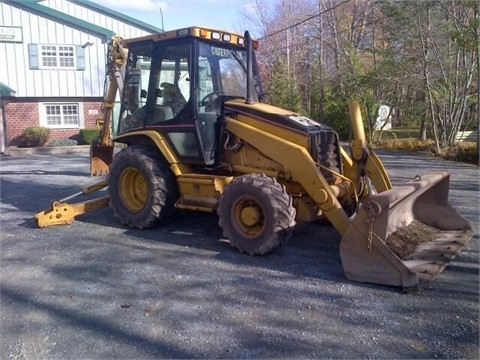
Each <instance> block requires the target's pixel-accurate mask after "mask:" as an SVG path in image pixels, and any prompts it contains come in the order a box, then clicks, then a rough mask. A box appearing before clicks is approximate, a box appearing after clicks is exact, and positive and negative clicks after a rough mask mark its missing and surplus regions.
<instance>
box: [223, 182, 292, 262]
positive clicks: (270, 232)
mask: <svg viewBox="0 0 480 360" xmlns="http://www.w3.org/2000/svg"><path fill="white" fill-rule="evenodd" d="M217 213H218V217H219V222H218V223H219V225H220V227H221V228H222V229H223V235H224V236H225V237H226V238H227V239H228V240H229V241H230V243H231V245H232V246H233V247H235V248H237V249H238V250H240V251H241V252H245V253H248V254H250V255H265V254H268V253H270V252H272V251H274V250H276V249H278V248H279V247H280V246H281V245H282V244H283V243H284V242H285V241H286V240H287V239H288V238H289V237H290V235H291V232H292V229H293V226H294V225H295V220H294V219H295V209H294V207H293V205H292V198H291V196H290V195H289V194H288V193H287V192H286V189H285V187H284V186H282V185H280V184H279V183H278V182H277V180H276V179H275V178H271V177H268V176H266V175H263V174H247V175H242V176H239V177H237V178H236V179H234V180H233V181H232V182H231V183H230V184H229V185H227V186H226V187H225V191H224V192H223V194H222V195H221V197H220V199H219V201H218V208H217Z"/></svg>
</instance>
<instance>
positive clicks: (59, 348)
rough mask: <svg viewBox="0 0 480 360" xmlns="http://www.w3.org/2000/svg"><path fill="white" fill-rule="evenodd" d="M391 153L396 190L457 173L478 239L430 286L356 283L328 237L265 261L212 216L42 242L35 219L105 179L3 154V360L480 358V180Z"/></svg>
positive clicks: (310, 229)
mask: <svg viewBox="0 0 480 360" xmlns="http://www.w3.org/2000/svg"><path fill="white" fill-rule="evenodd" d="M378 154H379V156H380V158H381V159H382V161H383V162H384V165H385V166H386V168H387V170H388V173H389V175H390V177H391V179H392V181H393V183H394V184H401V183H403V182H406V181H409V180H411V179H413V178H414V177H415V175H417V174H419V175H422V174H425V173H428V172H431V171H437V170H448V171H449V172H450V173H451V180H450V197H449V199H450V203H451V204H452V206H453V207H454V208H455V209H457V211H458V212H459V213H461V214H462V215H463V216H465V217H466V218H467V219H468V220H470V222H471V224H472V227H473V229H474V237H473V239H472V241H471V242H470V244H469V245H468V246H467V247H465V248H464V249H463V251H462V253H461V254H460V255H459V256H457V257H456V258H455V259H454V261H453V262H452V263H451V264H450V265H449V267H447V269H446V270H445V271H444V272H443V273H442V274H441V275H440V276H439V278H438V279H437V280H436V281H435V282H434V283H432V285H431V286H430V287H429V288H428V289H424V290H422V291H419V292H413V293H403V292H402V291H401V290H400V289H397V288H392V287H386V286H379V285H369V284H362V283H356V282H352V281H349V280H347V279H346V278H345V277H344V275H343V270H342V265H341V262H340V256H339V242H340V236H339V234H338V233H337V232H336V231H335V229H334V228H332V227H329V226H324V225H319V224H298V225H297V228H296V229H295V232H294V234H293V236H292V238H291V239H290V240H289V242H287V243H286V244H285V245H284V246H283V247H282V248H281V249H280V250H279V251H277V252H275V253H273V254H270V255H268V256H263V257H251V256H248V255H245V254H240V253H238V252H236V251H235V250H234V249H233V248H231V247H230V246H229V244H228V242H226V241H225V240H224V239H222V232H221V230H220V228H219V227H218V225H217V217H216V216H215V215H213V214H205V213H193V212H187V211H185V212H180V213H179V215H178V217H177V218H176V219H175V220H174V221H172V222H171V223H170V224H169V225H167V226H165V227H161V228H157V229H153V230H144V231H140V230H132V229H128V228H126V227H123V226H122V225H120V224H119V223H118V222H117V221H116V220H115V219H114V217H113V213H112V212H111V210H110V209H109V208H106V209H102V210H99V211H97V212H94V213H90V214H87V215H84V216H80V217H78V218H77V220H76V221H75V222H74V223H73V224H71V225H66V226H58V227H48V228H43V229H39V228H37V227H36V223H35V221H34V219H33V214H35V213H36V212H38V211H41V210H44V209H45V208H47V207H48V206H49V204H50V201H51V200H52V199H60V198H63V197H66V196H68V195H70V194H72V193H75V192H77V191H79V189H80V188H81V187H83V186H86V185H89V184H92V183H94V182H95V181H97V180H98V178H91V177H90V176H89V159H88V156H89V155H88V152H79V153H64V154H50V155H47V154H42V155H39V154H24V155H19V154H15V155H12V156H4V157H2V158H1V163H0V167H1V175H0V179H1V184H0V186H1V204H0V208H1V213H2V216H1V223H0V224H1V275H0V277H1V278H0V280H1V308H0V315H1V334H2V336H1V342H2V343H1V348H0V354H1V355H0V356H1V358H2V359H159V358H232V359H258V358H270V359H273V358H275V359H280V358H282V359H287V358H288V359H292V358H297V359H298V358H303V359H305V358H311V359H313V358H333V359H339V358H371V359H385V358H396V359H400V358H402V359H426V358H443V359H447V358H449V359H450V358H451V359H454V358H455V359H456V358H465V359H477V358H479V228H480V220H479V205H478V204H479V200H480V198H479V183H480V176H479V175H480V172H479V168H478V167H476V166H473V165H467V164H461V163H455V162H448V161H443V160H439V159H434V158H431V157H428V156H426V155H421V154H412V153H405V152H394V151H379V152H378Z"/></svg>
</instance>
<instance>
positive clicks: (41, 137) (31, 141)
mask: <svg viewBox="0 0 480 360" xmlns="http://www.w3.org/2000/svg"><path fill="white" fill-rule="evenodd" d="M49 137H50V129H49V128H46V127H41V126H30V127H27V128H26V129H25V130H23V132H22V135H21V136H20V143H19V147H36V146H44V145H45V144H46V143H47V141H48V138H49Z"/></svg>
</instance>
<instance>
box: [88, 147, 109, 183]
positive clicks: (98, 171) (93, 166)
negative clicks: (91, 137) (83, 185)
mask: <svg viewBox="0 0 480 360" xmlns="http://www.w3.org/2000/svg"><path fill="white" fill-rule="evenodd" d="M113 148H114V146H113V145H100V144H92V145H91V146H90V176H93V175H107V174H108V166H109V165H110V164H111V162H112V159H113Z"/></svg>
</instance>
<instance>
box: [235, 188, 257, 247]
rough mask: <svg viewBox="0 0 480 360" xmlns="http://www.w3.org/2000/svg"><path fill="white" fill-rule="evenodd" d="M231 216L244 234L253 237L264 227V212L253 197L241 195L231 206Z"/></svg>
mask: <svg viewBox="0 0 480 360" xmlns="http://www.w3.org/2000/svg"><path fill="white" fill-rule="evenodd" d="M233 216H234V219H235V223H236V225H237V226H238V228H239V229H240V230H241V231H242V232H243V233H244V235H245V236H247V237H251V238H255V237H257V236H259V235H260V234H261V233H262V232H263V230H264V228H265V212H264V210H263V208H262V206H261V205H260V203H258V202H257V201H256V200H255V199H254V198H251V197H242V198H241V199H239V201H237V203H236V204H235V206H234V207H233Z"/></svg>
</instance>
